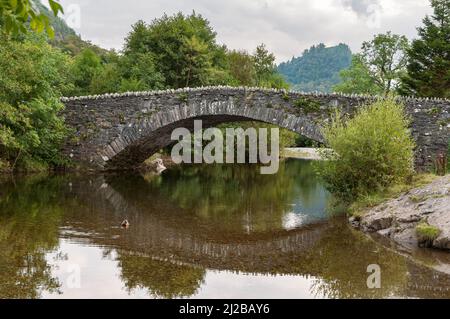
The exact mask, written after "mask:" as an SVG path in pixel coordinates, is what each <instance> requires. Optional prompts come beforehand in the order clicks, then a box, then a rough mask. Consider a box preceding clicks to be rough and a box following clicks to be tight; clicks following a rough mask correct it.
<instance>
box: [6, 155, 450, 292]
mask: <svg viewBox="0 0 450 319" xmlns="http://www.w3.org/2000/svg"><path fill="white" fill-rule="evenodd" d="M331 201H332V200H331V197H330V195H329V194H328V193H327V192H326V191H325V190H324V188H323V186H322V185H321V184H320V183H319V182H318V180H317V179H316V178H315V176H314V173H313V169H312V166H311V162H308V161H300V160H289V161H286V162H283V163H282V164H281V168H280V172H279V173H278V174H277V175H266V176H263V175H260V174H259V169H258V168H257V167H252V166H219V165H218V166H190V167H189V166H184V167H178V168H174V169H171V170H168V171H165V172H164V173H163V174H162V175H160V176H158V175H152V174H148V175H137V174H129V175H121V176H114V175H104V176H97V175H93V176H79V175H64V176H52V177H39V176H34V177H28V178H15V179H14V180H5V181H3V182H1V183H0V298H11V297H12V298H177V297H191V298H349V297H358V298H359V297H384V298H385V297H436V298H450V279H449V277H448V276H447V275H444V274H443V273H441V272H435V271H432V270H430V269H429V268H426V267H424V266H420V265H418V264H416V263H413V262H412V261H411V260H410V259H409V258H407V257H406V256H403V255H399V254H397V253H394V252H393V251H392V250H391V249H388V248H387V247H386V245H382V244H380V243H378V242H375V241H374V240H373V239H371V238H369V237H367V236H366V235H363V234H362V233H360V232H358V231H355V230H353V229H351V228H350V227H349V226H348V225H347V223H346V222H345V218H344V217H339V216H333V215H332V214H331V213H330V207H331V206H332V205H331ZM125 218H127V219H128V220H129V221H130V227H129V228H128V229H122V228H120V223H121V221H122V220H123V219H125ZM430 255H433V256H428V255H426V254H425V255H424V256H422V257H423V258H422V260H424V261H425V262H428V263H429V264H432V265H434V266H436V264H437V266H444V267H445V266H448V264H447V263H448V262H449V260H448V258H447V256H448V255H443V254H438V253H434V252H433V253H430ZM370 264H378V265H380V267H381V279H382V285H381V288H380V289H368V288H367V277H368V275H369V273H367V266H368V265H370Z"/></svg>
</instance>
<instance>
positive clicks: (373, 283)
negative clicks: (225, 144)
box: [367, 264, 381, 289]
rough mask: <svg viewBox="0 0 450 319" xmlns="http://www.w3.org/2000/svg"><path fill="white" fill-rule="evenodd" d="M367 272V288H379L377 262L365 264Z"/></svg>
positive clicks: (379, 277)
mask: <svg viewBox="0 0 450 319" xmlns="http://www.w3.org/2000/svg"><path fill="white" fill-rule="evenodd" d="M367 272H368V273H370V275H369V276H368V277H367V288H369V289H380V288H381V267H380V265H377V264H370V265H368V266H367Z"/></svg>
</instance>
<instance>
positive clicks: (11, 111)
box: [0, 35, 70, 169]
mask: <svg viewBox="0 0 450 319" xmlns="http://www.w3.org/2000/svg"><path fill="white" fill-rule="evenodd" d="M68 65H69V61H68V58H67V56H65V55H64V54H62V53H61V52H60V51H59V50H56V49H54V48H52V47H51V46H50V45H48V44H47V43H46V41H45V39H44V38H43V37H41V36H36V35H29V36H26V39H25V40H23V41H8V40H6V39H2V45H1V46H0V74H1V75H2V76H0V158H1V159H2V160H3V161H4V162H6V163H7V164H6V165H7V166H9V167H10V168H12V169H13V168H15V167H18V166H19V167H26V166H27V165H28V166H30V165H31V164H36V163H39V164H40V165H41V164H51V165H58V164H60V163H61V162H62V159H61V158H60V156H59V153H58V149H59V145H60V143H61V142H62V140H63V139H64V136H65V133H66V129H65V127H64V125H63V120H62V119H61V118H60V117H58V112H59V111H60V110H61V109H62V108H63V105H62V103H61V102H60V100H59V97H60V96H61V92H64V91H67V90H70V87H69V84H68V83H70V81H69V79H68V76H67V70H68Z"/></svg>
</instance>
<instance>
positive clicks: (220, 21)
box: [61, 0, 430, 62]
mask: <svg viewBox="0 0 450 319" xmlns="http://www.w3.org/2000/svg"><path fill="white" fill-rule="evenodd" d="M61 3H62V4H63V6H64V7H68V6H69V5H71V4H72V5H73V4H76V5H78V6H79V7H80V10H81V28H80V29H77V30H76V31H77V32H78V33H80V34H81V36H82V37H83V38H84V39H87V40H90V41H92V42H93V43H96V44H99V45H101V46H103V47H105V48H115V49H117V50H120V49H121V48H122V47H123V40H124V38H125V37H126V35H127V34H128V32H129V31H130V30H131V25H132V24H134V23H135V22H136V21H137V20H139V19H142V20H144V21H146V22H151V21H152V20H153V19H155V18H158V17H160V16H161V15H162V14H163V13H167V14H169V15H170V14H174V13H176V12H179V11H181V12H183V13H185V14H189V13H191V12H192V11H193V10H195V12H197V13H199V14H201V15H203V16H204V17H205V18H207V19H208V20H209V21H210V23H211V26H212V27H213V28H214V30H215V31H216V32H217V39H218V41H219V42H220V43H223V44H226V45H227V46H228V47H229V48H231V49H244V50H247V51H250V52H252V51H253V50H254V49H255V47H256V46H257V45H258V44H260V43H265V44H266V45H267V47H268V49H269V50H271V51H272V52H274V53H275V56H276V57H277V61H278V62H281V61H285V60H288V59H290V58H291V57H292V56H298V55H300V54H301V53H302V52H303V51H304V50H305V49H307V48H309V47H310V46H312V45H314V44H318V43H321V42H322V43H325V44H326V45H336V44H339V43H341V42H342V43H347V44H348V45H350V47H351V48H352V50H353V51H358V50H359V49H360V47H361V43H362V42H363V41H365V40H368V39H370V38H372V37H373V35H374V34H376V33H381V32H386V31H388V30H391V31H392V32H394V33H400V34H405V35H407V36H408V37H410V38H412V37H414V36H415V35H416V27H417V26H419V25H420V24H421V20H422V18H423V17H424V15H425V14H427V13H429V11H430V9H429V2H428V0H396V1H392V0H320V1H318V0H245V1H243V0H227V1H223V0H152V1H148V0H127V1H123V0H96V1H92V0H61ZM373 4H377V5H379V6H380V8H381V9H382V11H381V12H382V15H381V16H380V23H379V27H377V28H374V27H371V26H370V25H369V24H368V23H367V21H368V19H369V18H368V17H367V16H366V15H365V14H366V12H367V9H369V8H370V6H371V5H373Z"/></svg>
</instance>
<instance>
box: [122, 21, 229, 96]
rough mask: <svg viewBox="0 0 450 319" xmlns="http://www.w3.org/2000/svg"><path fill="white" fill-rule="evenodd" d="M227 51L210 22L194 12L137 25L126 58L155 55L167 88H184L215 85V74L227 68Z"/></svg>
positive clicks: (125, 50) (128, 41)
mask: <svg viewBox="0 0 450 319" xmlns="http://www.w3.org/2000/svg"><path fill="white" fill-rule="evenodd" d="M224 51H225V48H224V47H223V46H220V45H218V44H217V43H216V33H215V32H214V31H213V30H212V28H211V26H210V25H209V21H208V20H206V19H204V18H203V17H202V16H201V15H197V14H196V13H195V12H193V13H192V14H190V15H187V16H185V15H183V14H182V13H178V14H175V15H173V16H167V15H164V16H163V17H161V18H159V19H155V20H153V21H152V23H150V24H149V25H147V24H145V23H144V22H142V21H139V22H137V23H136V24H135V25H134V26H133V30H132V31H131V32H130V34H129V35H128V37H127V38H126V40H125V48H124V56H125V57H135V56H136V55H137V54H139V55H140V57H142V55H149V56H151V57H152V59H153V60H154V62H155V69H156V70H157V71H158V72H160V73H161V74H162V78H163V79H164V87H173V88H180V87H185V86H187V85H189V86H200V85H205V84H211V75H217V72H215V71H216V70H221V69H222V70H223V69H224V63H225V57H226V56H225V54H224ZM134 60H135V59H134ZM135 61H136V60H135Z"/></svg>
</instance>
